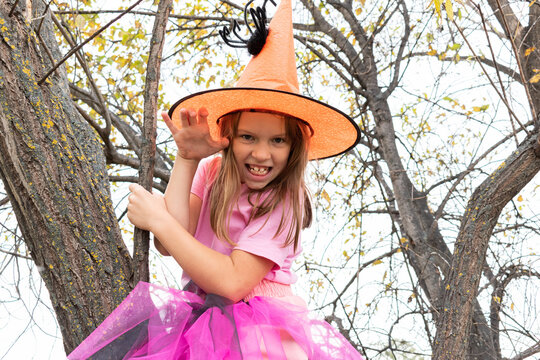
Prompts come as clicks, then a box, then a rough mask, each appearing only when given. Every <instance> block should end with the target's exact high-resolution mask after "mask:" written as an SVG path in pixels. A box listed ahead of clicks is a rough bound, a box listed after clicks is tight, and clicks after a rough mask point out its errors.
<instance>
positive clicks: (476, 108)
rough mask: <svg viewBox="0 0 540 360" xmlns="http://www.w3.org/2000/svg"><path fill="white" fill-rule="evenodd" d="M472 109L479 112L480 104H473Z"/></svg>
mask: <svg viewBox="0 0 540 360" xmlns="http://www.w3.org/2000/svg"><path fill="white" fill-rule="evenodd" d="M472 109H473V111H476V112H480V111H482V109H480V106H473V108H472Z"/></svg>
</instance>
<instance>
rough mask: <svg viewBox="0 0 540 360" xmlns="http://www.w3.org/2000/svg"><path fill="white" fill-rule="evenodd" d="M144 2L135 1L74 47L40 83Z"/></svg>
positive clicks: (140, 0)
mask: <svg viewBox="0 0 540 360" xmlns="http://www.w3.org/2000/svg"><path fill="white" fill-rule="evenodd" d="M141 2H142V0H137V1H136V2H135V4H133V5H131V6H130V7H129V8H127V9H126V10H124V11H123V12H122V14H120V15H119V16H117V17H115V18H114V19H112V20H111V21H109V22H108V23H107V24H106V25H105V26H104V27H102V28H101V29H99V30H98V31H96V32H95V33H94V34H92V36H90V37H89V38H88V39H86V40H85V41H83V42H82V43H80V44H79V45H77V46H76V47H74V48H72V49H71V50H70V51H69V52H68V53H67V54H66V55H65V56H64V57H63V58H62V60H60V61H59V62H58V63H57V64H56V65H54V66H53V67H52V68H51V69H50V70H49V71H48V72H47V73H46V74H45V76H43V77H42V78H41V79H40V80H39V81H38V85H43V83H44V82H45V80H47V78H48V77H49V76H50V75H51V74H52V73H53V72H55V71H56V69H57V68H58V67H59V66H60V65H62V64H63V63H64V62H66V60H67V59H69V58H70V57H71V55H73V54H75V53H76V52H77V51H78V50H79V49H80V48H82V47H83V46H84V45H86V44H87V43H88V42H90V41H91V40H92V39H94V38H95V37H96V36H98V35H99V34H101V33H102V32H103V31H105V30H106V29H107V28H108V27H109V26H111V25H112V24H114V23H115V22H116V21H118V20H119V19H120V18H121V17H122V16H124V15H125V14H127V13H128V12H130V11H131V10H132V9H133V8H134V7H136V6H137V5H139V4H140V3H141Z"/></svg>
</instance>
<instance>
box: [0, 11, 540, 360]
mask: <svg viewBox="0 0 540 360" xmlns="http://www.w3.org/2000/svg"><path fill="white" fill-rule="evenodd" d="M139 3H140V1H137V2H135V1H134V2H133V4H132V5H137V7H135V8H133V9H128V8H125V9H118V10H117V9H103V8H99V7H98V5H97V4H95V3H94V2H93V1H89V0H87V1H84V2H80V3H78V4H77V6H78V7H76V8H74V7H71V4H68V3H62V2H54V3H51V4H49V5H50V6H49V5H47V3H43V2H41V1H33V2H28V4H31V5H32V8H31V9H29V8H26V7H25V6H27V5H26V4H19V3H18V2H16V1H2V2H0V32H1V34H2V40H1V41H0V54H1V56H0V58H1V59H2V60H0V104H1V106H0V126H1V128H0V134H1V136H0V175H1V179H2V182H3V185H4V189H5V192H6V197H5V198H4V199H2V200H0V201H1V206H2V209H1V211H2V216H3V218H4V219H9V216H11V215H10V213H11V212H13V213H15V215H16V224H15V222H14V221H12V220H10V221H7V220H6V221H5V224H6V225H5V227H4V228H3V230H2V232H3V233H5V234H6V237H7V242H6V244H8V245H6V248H5V249H3V251H4V252H7V253H9V254H7V256H30V257H31V259H32V261H33V262H35V264H36V265H37V267H38V268H39V269H40V274H41V276H42V278H43V280H44V283H45V284H46V286H47V288H48V289H49V292H50V294H51V302H52V306H53V309H54V311H55V313H56V316H57V319H58V323H59V325H60V328H61V331H62V335H63V339H64V345H65V348H66V351H68V352H69V351H70V350H71V349H73V348H74V347H75V346H76V345H77V344H78V343H79V342H80V341H81V340H82V339H84V337H85V336H86V335H88V333H89V332H90V331H91V330H92V329H93V328H95V327H96V326H97V324H99V323H100V321H102V320H103V318H104V317H105V316H106V315H107V314H108V313H109V312H110V311H111V310H112V309H113V308H114V307H115V306H116V305H117V304H118V303H119V301H121V299H122V298H123V297H124V296H125V295H126V294H127V293H128V292H129V290H130V289H131V288H132V287H133V286H134V285H135V283H136V282H137V281H139V280H140V279H143V280H147V279H148V276H149V273H148V265H147V261H148V247H147V244H148V241H147V240H145V239H144V237H141V238H142V240H136V241H135V249H134V250H133V253H135V254H136V255H135V256H133V255H131V254H130V252H129V250H128V248H127V246H126V244H125V241H126V240H129V239H128V238H129V237H130V232H129V228H124V231H125V232H127V233H126V234H125V235H124V236H122V227H123V226H124V225H122V224H123V216H122V213H123V211H124V208H125V202H122V200H115V199H121V194H122V193H123V192H125V190H124V188H123V187H122V186H121V185H119V184H122V183H125V182H134V181H141V182H143V180H142V179H145V180H144V182H146V183H149V178H151V177H152V172H151V169H152V168H153V169H154V173H153V179H154V182H153V186H154V188H155V189H156V190H160V191H163V190H164V188H165V186H166V183H167V180H168V176H169V175H168V174H169V171H170V168H171V165H172V161H173V155H172V154H173V152H172V149H171V145H170V144H172V143H171V140H170V138H169V137H168V135H167V133H166V132H165V131H163V128H162V127H158V134H157V143H158V145H157V148H156V152H155V155H153V154H152V149H153V147H152V136H151V135H149V134H152V133H153V132H154V129H153V126H155V115H153V114H155V113H156V110H157V109H158V108H162V107H165V108H166V107H168V105H169V104H168V103H167V101H172V100H174V98H175V97H180V96H181V95H185V94H187V93H189V92H192V91H196V90H199V89H201V88H206V87H220V86H230V85H231V84H234V80H235V78H236V77H237V76H238V74H239V73H240V72H241V69H242V67H241V65H240V64H245V63H246V58H245V56H244V55H242V54H241V53H240V52H238V53H235V52H233V51H231V50H230V49H226V48H224V46H223V45H222V44H221V42H220V40H219V36H218V29H219V27H220V26H224V25H228V24H229V19H232V18H236V19H238V21H239V23H240V24H243V16H242V6H243V4H236V3H233V2H230V1H227V0H222V1H220V2H206V1H202V0H199V1H192V2H176V3H174V10H173V11H172V12H171V13H170V14H169V15H168V12H169V10H168V6H167V5H168V4H167V2H166V1H161V2H160V4H159V7H157V6H155V5H153V4H150V3H142V4H140V5H139ZM426 5H427V4H426V3H418V2H412V1H411V2H409V1H405V0H390V1H386V2H382V3H381V2H377V1H365V0H358V1H349V0H345V1H312V0H301V1H300V2H299V3H298V4H296V11H295V29H296V30H295V31H296V32H295V37H296V39H297V40H298V41H297V55H298V65H299V72H300V74H301V81H302V85H303V88H304V92H306V93H308V94H310V95H311V96H312V97H314V98H320V99H321V100H324V101H327V102H330V103H334V104H339V107H340V108H342V109H343V110H345V111H348V112H349V113H350V114H351V116H353V117H354V119H355V120H357V121H358V124H359V125H360V126H361V129H362V140H361V143H360V145H359V146H358V147H356V148H355V149H353V150H352V151H350V152H349V153H347V154H344V155H343V156H340V157H338V158H336V159H334V160H331V161H330V160H327V161H321V162H318V163H315V164H313V166H312V168H311V170H312V177H311V179H313V180H312V181H313V185H314V187H315V189H316V192H315V197H316V199H317V202H318V206H317V214H318V218H319V222H318V227H317V228H316V229H315V230H316V232H315V237H314V240H313V241H310V240H309V239H305V240H304V242H305V245H304V248H305V257H304V260H302V263H301V264H299V269H298V270H299V272H304V274H303V276H302V279H303V280H302V281H303V284H305V285H307V287H308V288H310V289H311V292H310V295H311V297H312V300H313V304H314V305H315V306H316V307H317V308H319V309H320V311H321V312H322V313H323V314H324V315H325V316H326V319H327V320H328V321H330V322H333V323H334V325H335V326H337V327H338V328H339V329H340V331H341V332H342V333H343V334H344V335H345V336H346V337H347V338H348V339H350V341H351V342H352V343H353V344H354V345H355V346H357V347H358V348H359V349H360V350H361V351H362V352H364V353H366V355H367V356H368V357H369V358H377V357H384V358H389V357H390V358H391V357H394V358H411V359H412V358H428V357H430V356H433V357H434V358H436V359H475V358H477V359H502V358H512V359H525V358H527V357H531V356H534V355H535V354H537V353H539V352H540V339H539V338H538V335H537V334H538V333H540V331H539V326H538V319H537V318H536V316H535V314H536V311H534V310H531V309H534V308H535V306H537V305H538V302H537V300H536V299H537V294H538V291H539V285H540V272H539V271H538V262H539V261H540V257H539V256H538V250H537V249H538V245H537V244H538V234H539V233H540V227H539V225H540V224H539V219H538V214H537V213H536V212H535V211H536V210H535V208H534V204H535V201H536V203H537V202H538V195H537V194H538V191H537V188H538V186H539V185H538V181H537V179H536V178H535V176H536V174H537V173H538V171H539V170H540V142H539V131H538V130H539V121H540V120H539V115H538V111H540V110H539V109H540V94H539V92H540V87H539V86H538V83H539V80H540V73H539V71H540V55H539V50H538V49H537V45H538V44H539V43H540V42H539V37H540V28H539V26H540V25H539V24H538V22H539V14H540V4H539V3H537V2H536V1H529V2H523V1H516V2H509V1H506V0H494V1H492V0H486V1H481V2H478V3H473V2H466V3H462V2H459V1H449V0H447V1H445V2H444V3H442V2H441V1H440V0H434V1H433V2H432V4H430V6H429V7H426ZM143 7H147V9H146V8H143ZM124 13H127V14H126V15H124V16H122V17H121V19H120V20H118V21H116V22H113V23H112V24H110V25H109V24H108V23H109V22H110V21H111V20H113V19H114V18H116V17H118V16H120V15H122V14H124ZM167 15H168V20H167ZM152 24H155V26H154V29H153V30H152V31H151V32H150V31H149V30H148V29H150V27H151V26H152ZM160 24H161V25H162V27H159V26H158V25H160ZM164 25H166V30H167V37H166V40H162V39H161V35H160V34H163V32H164V31H165V27H164ZM152 39H153V40H152ZM85 41H87V43H86V44H85V45H84V47H77V44H82V43H84V42H85ZM148 44H151V45H154V47H153V48H152V49H154V50H152V49H151V50H150V51H148V50H147V47H148ZM156 44H160V45H164V50H163V51H164V53H163V58H162V59H161V50H160V49H159V46H157V47H156ZM70 53H73V56H70V57H68V58H67V61H66V62H65V63H63V64H62V65H60V66H59V67H57V68H56V67H55V66H54V64H59V63H60V61H61V59H62V58H63V57H64V56H65V55H66V54H68V55H69V54H70ZM160 64H161V69H162V72H163V74H164V76H163V79H164V81H162V83H161V85H159V90H156V89H157V88H158V81H159V77H160V76H159V69H160ZM53 68H54V71H53V72H52V73H51V74H50V75H48V76H46V75H47V73H48V71H49V70H50V69H53ZM154 70H158V72H157V73H155V72H154V73H153V71H154ZM164 84H166V89H174V90H167V91H168V92H173V91H174V92H177V94H174V95H173V94H169V93H166V92H165V91H163V89H164V88H165V87H162V86H163V85H164ZM171 84H175V85H174V86H171ZM328 89H335V91H329V90H328ZM156 92H159V95H158V94H157V93H156ZM152 99H155V100H154V102H153V101H152ZM156 101H157V102H156ZM143 149H145V150H143ZM151 160H153V161H154V162H155V165H154V166H152V165H151V164H150V163H149V162H150V161H151ZM141 165H142V166H141ZM139 169H141V170H140V171H141V175H140V176H137V175H136V174H137V171H139ZM111 190H112V191H113V194H114V195H113V196H111ZM115 207H117V210H118V214H116V213H115V210H114V209H115ZM139 236H140V235H137V236H136V237H137V239H139ZM21 239H22V240H21ZM328 239H332V242H331V244H330V243H329V241H328ZM21 241H24V244H22V243H21ZM535 242H536V243H535ZM8 246H11V248H9V247H8ZM535 247H536V250H535ZM25 251H27V254H25V253H24V252H25Z"/></svg>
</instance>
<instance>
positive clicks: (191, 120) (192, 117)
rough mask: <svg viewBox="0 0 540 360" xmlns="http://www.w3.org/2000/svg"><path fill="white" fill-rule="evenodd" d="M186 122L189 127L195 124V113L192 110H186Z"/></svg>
mask: <svg viewBox="0 0 540 360" xmlns="http://www.w3.org/2000/svg"><path fill="white" fill-rule="evenodd" d="M188 120H189V124H190V125H195V124H197V113H196V112H195V110H193V109H189V110H188Z"/></svg>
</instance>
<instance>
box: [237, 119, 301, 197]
mask: <svg viewBox="0 0 540 360" xmlns="http://www.w3.org/2000/svg"><path fill="white" fill-rule="evenodd" d="M232 151H233V155H234V159H235V161H236V165H237V167H238V171H239V172H240V180H241V181H242V183H245V184H246V185H247V187H248V188H250V189H252V190H261V189H263V188H264V187H265V186H266V185H268V184H269V183H270V182H271V181H272V180H274V179H275V178H276V177H277V176H279V174H280V173H281V172H282V171H283V169H284V168H285V166H286V165H287V160H288V158H289V153H290V151H291V139H289V138H287V133H286V129H285V119H284V118H283V117H282V116H279V115H276V114H271V113H262V112H242V114H241V115H240V120H239V122H238V131H237V135H236V136H235V138H234V139H233V141H232Z"/></svg>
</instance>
